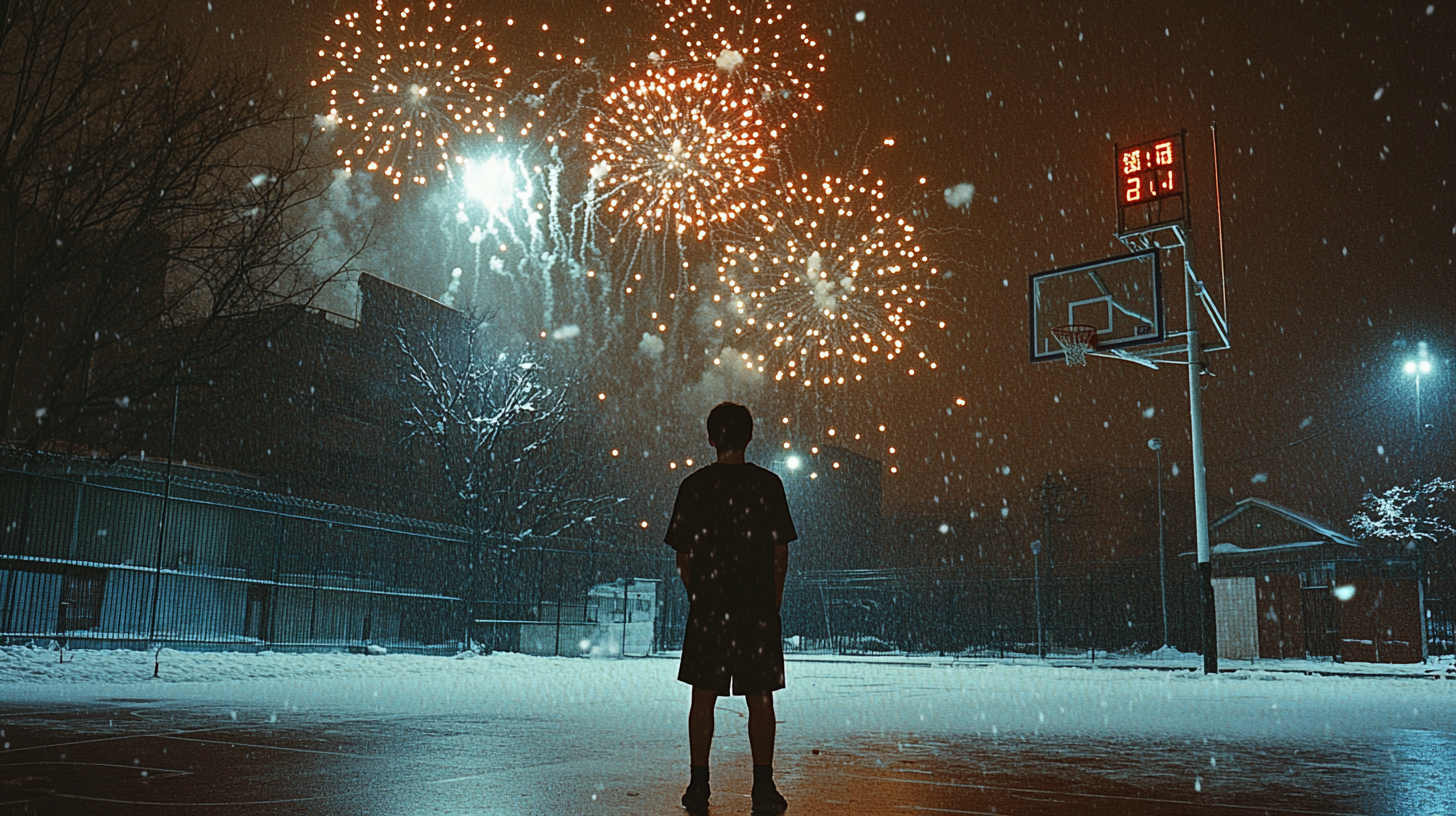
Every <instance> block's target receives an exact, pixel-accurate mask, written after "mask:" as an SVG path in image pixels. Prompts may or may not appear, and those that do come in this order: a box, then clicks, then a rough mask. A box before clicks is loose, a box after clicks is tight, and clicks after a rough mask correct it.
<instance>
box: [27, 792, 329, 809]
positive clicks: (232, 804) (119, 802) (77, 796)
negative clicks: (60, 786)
mask: <svg viewBox="0 0 1456 816" xmlns="http://www.w3.org/2000/svg"><path fill="white" fill-rule="evenodd" d="M342 795H344V792H343V791H341V792H339V793H331V794H327V795H325V796H308V797H303V798H299V799H256V800H252V801H248V802H143V801H140V800H137V799H106V798H103V797H100V796H82V795H80V794H77V793H52V794H51V796H54V797H55V798H57V799H75V800H77V801H81V802H105V803H107V804H110V805H143V806H145V807H247V806H250V805H289V804H293V803H295V802H317V801H319V800H320V799H337V798H338V797H340V796H342ZM37 801H40V800H37Z"/></svg>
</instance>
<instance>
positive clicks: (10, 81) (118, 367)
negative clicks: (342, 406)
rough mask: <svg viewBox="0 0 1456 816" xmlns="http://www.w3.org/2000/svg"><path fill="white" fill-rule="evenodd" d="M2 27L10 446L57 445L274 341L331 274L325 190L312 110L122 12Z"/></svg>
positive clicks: (14, 18)
mask: <svg viewBox="0 0 1456 816" xmlns="http://www.w3.org/2000/svg"><path fill="white" fill-rule="evenodd" d="M4 9H5V17H4V20H3V23H0V109H3V111H4V116H5V117H6V119H5V138H4V139H3V140H0V437H10V438H12V439H20V440H24V441H25V442H27V443H29V444H44V443H45V442H47V441H49V440H53V439H55V438H57V437H61V436H63V435H67V434H71V433H76V432H78V431H77V429H78V427H79V426H81V425H82V424H83V421H84V420H86V419H90V418H92V417H95V416H96V415H97V414H103V413H104V414H111V413H114V412H115V411H117V410H118V409H119V408H125V406H127V405H129V404H130V403H131V402H133V401H135V400H138V399H145V398H146V397H147V396H148V395H151V394H155V393H157V392H158V391H164V392H168V393H169V394H170V392H171V390H172V389H171V388H170V385H171V384H172V383H174V382H175V381H176V380H177V378H178V377H179V376H186V374H187V373H188V372H192V373H194V374H196V375H198V376H205V374H206V371H207V369H208V368H209V367H215V366H226V365H228V364H229V361H230V360H231V355H233V354H234V353H236V352H237V351H239V350H241V349H244V348H246V347H248V346H249V345H253V344H255V342H256V341H257V340H258V339H260V338H261V336H264V335H266V334H267V333H268V332H271V331H276V330H277V328H278V326H279V320H278V319H277V318H280V317H281V316H282V315H284V314H288V313H296V312H297V311H298V309H297V308H292V309H288V308H285V307H289V306H293V307H297V306H299V305H307V304H309V303H311V302H312V301H313V299H314V298H315V297H316V296H317V295H318V294H319V292H320V291H321V290H322V289H323V287H324V286H325V285H326V284H328V283H329V282H330V280H331V279H332V278H333V277H335V276H337V275H340V274H343V272H344V271H345V269H346V268H347V266H348V263H349V262H348V261H345V262H344V263H343V264H341V265H340V266H339V267H338V268H336V269H334V270H333V271H332V272H331V273H325V274H322V275H320V274H318V272H317V271H316V270H314V269H313V268H312V265H311V263H310V260H311V259H310V257H309V256H310V251H311V250H312V248H313V246H314V244H315V242H316V239H317V234H316V230H315V229H314V228H313V227H312V226H310V223H309V219H308V218H307V214H308V213H307V209H308V205H309V203H310V202H311V201H312V200H313V199H314V198H315V197H317V196H318V195H319V194H320V192H321V191H322V189H323V185H324V184H325V183H326V181H327V178H326V174H325V173H322V172H319V171H320V168H318V167H315V166H313V165H312V164H311V163H310V161H311V156H312V151H311V150H310V132H311V128H310V127H308V126H307V123H305V122H304V121H303V120H301V119H299V118H298V117H297V116H296V115H295V108H296V105H295V100H294V99H293V97H292V96H291V94H290V93H289V92H288V91H287V90H286V89H285V88H284V87H283V86H282V85H281V84H279V83H278V82H277V81H275V80H274V79H273V78H272V76H271V74H268V73H267V72H266V71H263V70H259V69H257V68H256V67H254V66H237V65H234V64H232V63H228V65H227V67H220V68H206V67H204V64H203V63H202V62H201V61H200V60H199V59H198V58H197V57H196V56H195V55H191V54H188V53H187V52H185V51H184V50H182V49H181V48H180V47H178V46H176V45H175V44H173V43H171V42H169V41H168V39H167V37H166V36H165V34H164V31H163V28H162V26H161V25H160V24H159V23H158V22H156V21H153V22H150V23H144V24H135V25H133V24H127V23H124V22H123V21H121V20H120V19H119V18H117V17H115V16H114V13H113V10H112V7H111V5H110V4H104V3H93V2H90V0H72V1H70V2H68V1H67V0H14V2H10V3H7V4H6V5H5V7H4Z"/></svg>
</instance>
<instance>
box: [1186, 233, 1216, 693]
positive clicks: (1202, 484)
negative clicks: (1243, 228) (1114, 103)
mask: <svg viewBox="0 0 1456 816" xmlns="http://www.w3.org/2000/svg"><path fill="white" fill-rule="evenodd" d="M1191 252H1192V242H1191V241H1190V242H1184V244H1183V268H1184V270H1185V274H1184V276H1183V308H1184V311H1186V312H1187V320H1188V430H1189V436H1190V437H1191V441H1192V443H1193V512H1194V516H1195V521H1196V525H1197V530H1198V584H1199V595H1200V596H1201V599H1202V601H1203V604H1202V605H1203V637H1202V640H1203V673H1204V674H1218V626H1217V622H1216V620H1215V617H1214V616H1215V614H1216V612H1215V604H1214V599H1213V560H1212V552H1211V548H1210V547H1209V543H1208V473H1207V471H1206V469H1205V468H1204V463H1203V399H1202V393H1201V391H1202V388H1201V383H1200V382H1199V378H1200V377H1201V376H1202V374H1203V350H1202V349H1201V348H1199V346H1198V311H1199V306H1200V304H1199V297H1198V296H1199V295H1200V294H1202V291H1201V290H1202V289H1203V284H1202V283H1200V282H1199V280H1198V278H1196V277H1195V276H1194V274H1193V263H1192V260H1191V259H1190V257H1189V255H1190V253H1191Z"/></svg>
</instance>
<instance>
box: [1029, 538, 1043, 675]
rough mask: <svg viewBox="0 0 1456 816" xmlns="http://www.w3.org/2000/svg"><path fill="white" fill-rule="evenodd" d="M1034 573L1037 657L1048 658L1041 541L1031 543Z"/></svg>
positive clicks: (1036, 540)
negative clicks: (1042, 597) (1043, 626)
mask: <svg viewBox="0 0 1456 816" xmlns="http://www.w3.org/2000/svg"><path fill="white" fill-rule="evenodd" d="M1031 563H1032V569H1033V570H1034V572H1033V573H1032V574H1033V575H1034V576H1035V578H1034V580H1035V582H1036V656H1037V657H1046V647H1045V645H1044V644H1045V643H1046V640H1045V638H1044V637H1043V636H1042V629H1041V539H1039V538H1038V539H1035V540H1034V541H1032V542H1031Z"/></svg>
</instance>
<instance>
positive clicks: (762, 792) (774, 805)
mask: <svg viewBox="0 0 1456 816" xmlns="http://www.w3.org/2000/svg"><path fill="white" fill-rule="evenodd" d="M788 809H789V802H788V800H787V799H785V798H784V795H783V794H781V793H779V789H778V788H776V787H774V786H772V785H770V786H769V787H768V788H766V789H759V788H754V789H753V814H754V816H770V814H775V813H783V812H784V811H786V810H788Z"/></svg>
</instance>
